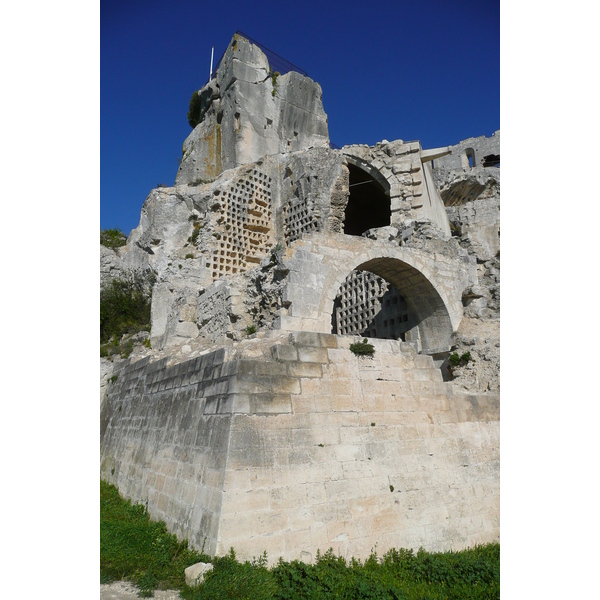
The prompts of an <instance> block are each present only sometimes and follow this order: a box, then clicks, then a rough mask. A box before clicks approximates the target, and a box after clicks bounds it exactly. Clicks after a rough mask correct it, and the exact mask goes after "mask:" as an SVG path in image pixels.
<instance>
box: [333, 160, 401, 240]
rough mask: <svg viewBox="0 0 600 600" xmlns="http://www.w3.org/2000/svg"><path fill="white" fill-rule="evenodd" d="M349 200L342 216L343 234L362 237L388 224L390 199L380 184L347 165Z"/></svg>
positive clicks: (360, 170)
mask: <svg viewBox="0 0 600 600" xmlns="http://www.w3.org/2000/svg"><path fill="white" fill-rule="evenodd" d="M348 170H349V172H350V198H349V199H348V204H347V205H346V212H345V215H344V233H345V234H347V235H362V234H363V233H364V232H365V231H367V230H368V229H372V228H373V227H385V226H387V225H389V224H390V216H391V211H390V199H389V198H388V196H387V194H386V193H385V190H384V189H383V187H382V186H381V184H380V183H379V182H378V181H376V180H375V179H374V178H373V177H371V175H369V174H368V173H367V172H366V171H363V170H362V169H361V168H360V167H356V166H355V165H352V164H349V165H348Z"/></svg>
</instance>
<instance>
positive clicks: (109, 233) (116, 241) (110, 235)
mask: <svg viewBox="0 0 600 600" xmlns="http://www.w3.org/2000/svg"><path fill="white" fill-rule="evenodd" d="M100 243H101V244H102V245H103V246H106V247H107V248H120V247H121V246H124V245H125V244H126V243H127V236H126V235H125V234H124V233H123V232H122V231H121V230H120V229H118V228H114V229H101V230H100Z"/></svg>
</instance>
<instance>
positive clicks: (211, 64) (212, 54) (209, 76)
mask: <svg viewBox="0 0 600 600" xmlns="http://www.w3.org/2000/svg"><path fill="white" fill-rule="evenodd" d="M214 54H215V47H214V46H213V47H212V50H211V52H210V74H209V75H208V80H209V81H210V80H211V79H212V66H213V56H214Z"/></svg>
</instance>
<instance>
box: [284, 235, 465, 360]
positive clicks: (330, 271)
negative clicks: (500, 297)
mask: <svg viewBox="0 0 600 600" xmlns="http://www.w3.org/2000/svg"><path fill="white" fill-rule="evenodd" d="M446 260H447V261H448V263H453V261H452V260H451V259H446ZM443 261H444V259H443V258H442V257H440V256H439V255H436V256H435V257H434V256H432V255H431V254H427V253H425V252H423V251H420V250H417V249H414V248H405V247H399V246H398V247H396V246H392V247H390V244H389V243H384V242H381V241H378V240H372V239H368V238H363V237H360V238H358V237H354V236H345V235H340V234H336V235H332V234H328V235H327V236H324V235H323V234H321V233H314V234H311V235H309V236H307V237H306V238H304V239H303V240H300V241H298V242H295V243H294V244H292V246H291V247H290V248H288V250H287V252H286V256H285V263H286V266H287V267H288V268H289V269H290V273H289V276H288V284H287V287H286V290H285V292H284V301H285V303H286V304H287V306H288V314H287V315H285V316H282V318H281V320H280V326H281V328H282V329H287V330H290V331H315V332H320V333H330V332H331V314H332V311H333V308H334V300H335V297H336V295H337V293H338V290H339V289H340V286H341V285H342V283H343V282H344V280H345V278H346V277H347V276H348V274H349V273H350V272H351V271H353V270H354V269H362V270H367V271H371V272H372V273H375V274H376V275H379V276H380V277H383V278H384V279H385V280H386V281H389V282H390V283H391V284H392V285H393V286H394V287H395V288H397V289H398V290H400V291H401V292H402V294H403V295H404V296H405V298H406V300H407V302H408V303H409V305H410V307H411V309H412V311H413V312H414V314H415V315H417V317H418V323H417V324H416V328H417V330H418V333H419V337H420V346H421V349H422V350H423V351H424V352H426V353H430V354H433V353H437V352H445V351H447V350H449V348H450V346H451V343H452V335H453V333H454V332H455V331H456V330H457V328H458V325H459V323H460V320H461V318H462V314H463V312H462V302H461V298H462V290H463V289H464V284H465V278H464V277H462V276H461V270H460V268H453V267H459V266H458V265H454V264H447V265H444V264H442V262H443ZM463 275H464V274H463Z"/></svg>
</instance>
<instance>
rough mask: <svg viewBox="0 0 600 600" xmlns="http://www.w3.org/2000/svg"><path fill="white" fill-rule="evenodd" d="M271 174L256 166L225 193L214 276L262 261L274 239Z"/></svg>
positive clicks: (212, 262) (232, 273)
mask: <svg viewBox="0 0 600 600" xmlns="http://www.w3.org/2000/svg"><path fill="white" fill-rule="evenodd" d="M271 182H272V180H271V178H270V177H269V176H268V175H266V174H265V173H261V172H260V171H258V170H256V169H252V170H251V171H248V172H246V173H245V174H244V175H242V176H241V177H240V178H239V179H238V180H237V181H236V182H235V184H234V185H232V186H231V187H230V189H229V190H228V191H227V193H226V194H225V198H224V202H223V203H222V205H221V207H220V211H219V212H220V214H219V215H218V217H217V222H218V223H219V224H220V226H221V227H220V232H219V233H217V235H216V237H217V242H218V248H216V249H215V250H213V252H212V256H211V263H210V265H211V267H212V276H213V278H217V277H221V276H223V275H235V274H236V273H239V272H241V271H245V270H246V269H248V268H250V267H251V266H253V265H255V264H258V263H260V260H261V258H262V257H263V256H264V255H265V254H266V252H267V249H268V248H269V247H270V246H271V245H272V242H273V225H272V213H271Z"/></svg>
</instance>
